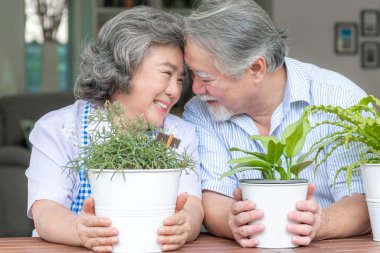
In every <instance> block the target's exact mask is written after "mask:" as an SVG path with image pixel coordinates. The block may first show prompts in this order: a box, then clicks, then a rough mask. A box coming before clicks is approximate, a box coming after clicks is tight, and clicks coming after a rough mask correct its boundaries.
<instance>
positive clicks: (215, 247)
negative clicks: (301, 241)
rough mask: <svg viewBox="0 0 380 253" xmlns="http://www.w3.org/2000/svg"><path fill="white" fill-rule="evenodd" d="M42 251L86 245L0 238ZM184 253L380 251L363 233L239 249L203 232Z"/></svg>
mask: <svg viewBox="0 0 380 253" xmlns="http://www.w3.org/2000/svg"><path fill="white" fill-rule="evenodd" d="M5 252H6V253H15V252H23V253H31V252H35V253H37V252H38V253H44V252H68V253H73V252H89V251H88V250H87V249H85V248H80V247H71V246H66V245H61V244H55V243H49V242H46V241H44V240H42V239H40V238H31V237H13V238H0V253H5ZM172 252H185V253H190V252H191V253H193V252H195V253H244V252H251V253H256V252H260V253H262V252H268V253H269V252H274V253H275V252H278V253H293V252H294V253H304V252H310V253H334V252H345V253H348V252H365V253H374V252H379V253H380V242H375V241H373V240H372V235H370V234H369V235H364V236H358V237H352V238H347V239H337V240H324V241H320V242H315V243H312V244H311V245H309V246H307V247H298V248H294V249H259V248H250V249H248V248H246V249H244V248H241V247H239V246H238V245H237V244H236V243H235V242H234V241H231V240H226V239H221V238H216V237H213V236H210V235H207V234H202V235H200V236H199V238H198V239H197V240H196V241H194V242H192V243H188V244H186V245H185V246H184V247H182V248H181V249H180V250H178V251H172Z"/></svg>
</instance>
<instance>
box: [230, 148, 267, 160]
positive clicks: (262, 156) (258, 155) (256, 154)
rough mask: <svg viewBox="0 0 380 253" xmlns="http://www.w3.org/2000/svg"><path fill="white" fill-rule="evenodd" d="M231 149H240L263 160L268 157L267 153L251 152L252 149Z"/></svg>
mask: <svg viewBox="0 0 380 253" xmlns="http://www.w3.org/2000/svg"><path fill="white" fill-rule="evenodd" d="M229 150H230V151H240V152H243V153H245V154H247V155H252V156H256V157H257V158H260V159H262V160H266V159H267V156H266V154H262V153H259V152H251V151H247V150H243V149H240V148H230V149H229Z"/></svg>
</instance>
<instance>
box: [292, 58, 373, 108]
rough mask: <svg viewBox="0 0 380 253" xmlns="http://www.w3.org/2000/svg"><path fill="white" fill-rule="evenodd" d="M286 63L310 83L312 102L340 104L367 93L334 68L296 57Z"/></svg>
mask: <svg viewBox="0 0 380 253" xmlns="http://www.w3.org/2000/svg"><path fill="white" fill-rule="evenodd" d="M286 63H287V64H288V65H289V66H291V68H292V69H294V71H293V72H294V73H298V75H302V76H303V78H304V80H306V81H307V83H309V85H310V95H311V102H312V104H317V105H318V104H331V105H340V104H342V103H344V101H348V100H355V101H356V100H358V99H360V98H361V97H364V96H365V95H366V93H365V92H364V91H363V90H362V89H361V88H360V87H359V86H358V85H357V84H355V83H354V82H353V81H351V80H350V79H348V78H347V77H346V76H344V75H342V74H340V73H338V72H336V71H334V70H329V69H326V68H322V67H319V66H317V65H314V64H311V63H304V62H300V61H297V60H294V59H287V61H286Z"/></svg>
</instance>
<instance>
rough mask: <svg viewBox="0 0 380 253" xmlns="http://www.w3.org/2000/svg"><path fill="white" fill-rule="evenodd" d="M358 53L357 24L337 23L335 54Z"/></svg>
mask: <svg viewBox="0 0 380 253" xmlns="http://www.w3.org/2000/svg"><path fill="white" fill-rule="evenodd" d="M357 51H358V26H357V24H356V23H335V53H336V54H343V55H350V54H356V53H357Z"/></svg>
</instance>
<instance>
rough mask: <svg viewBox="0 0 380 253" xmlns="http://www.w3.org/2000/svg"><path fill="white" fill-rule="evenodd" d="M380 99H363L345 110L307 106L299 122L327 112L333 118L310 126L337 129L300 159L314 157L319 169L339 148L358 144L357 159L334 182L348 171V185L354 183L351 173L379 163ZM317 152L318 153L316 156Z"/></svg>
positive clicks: (372, 97)
mask: <svg viewBox="0 0 380 253" xmlns="http://www.w3.org/2000/svg"><path fill="white" fill-rule="evenodd" d="M379 106H380V100H379V99H377V98H376V97H374V96H373V95H369V96H367V97H364V98H363V99H361V100H360V101H359V102H358V103H357V104H355V105H353V106H351V107H348V108H342V107H340V106H330V105H327V106H325V105H319V106H310V107H307V108H306V109H305V111H304V114H303V116H302V117H301V119H300V120H303V121H306V122H309V116H310V115H311V114H315V113H327V114H330V115H331V118H330V120H325V121H321V122H318V123H316V124H314V125H312V126H311V127H312V128H313V129H314V128H317V127H320V126H322V125H331V126H333V127H336V129H337V130H336V131H335V132H333V133H331V134H329V135H327V136H325V137H324V138H322V139H320V140H319V141H317V142H316V143H314V144H313V146H312V147H311V148H310V151H309V152H308V153H306V154H304V155H303V156H302V157H301V159H305V158H307V157H309V156H310V155H312V154H313V155H314V158H313V160H315V162H316V167H315V169H317V168H318V167H319V166H320V165H321V164H322V163H324V162H326V161H327V159H328V158H329V157H330V156H331V155H332V154H334V153H335V152H336V151H337V149H338V148H339V147H346V148H347V149H349V148H350V146H351V145H352V144H357V145H359V146H360V147H361V148H360V150H359V154H358V159H357V160H355V161H354V162H352V163H350V164H347V165H346V166H343V167H341V168H340V169H339V170H338V171H337V173H336V175H335V179H334V182H335V180H336V179H337V177H338V175H339V174H340V173H341V172H342V171H346V172H347V173H346V182H347V186H350V184H351V177H352V174H353V173H354V172H355V171H357V170H358V168H359V166H360V165H361V164H366V163H380V113H379ZM307 124H309V123H307ZM323 150H326V154H325V155H324V157H320V154H321V152H322V151H323ZM314 152H315V153H314Z"/></svg>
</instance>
